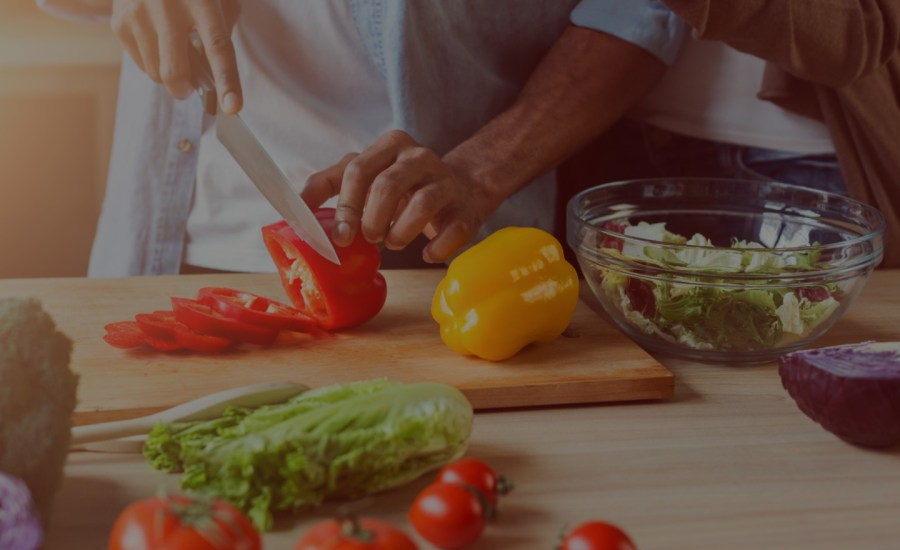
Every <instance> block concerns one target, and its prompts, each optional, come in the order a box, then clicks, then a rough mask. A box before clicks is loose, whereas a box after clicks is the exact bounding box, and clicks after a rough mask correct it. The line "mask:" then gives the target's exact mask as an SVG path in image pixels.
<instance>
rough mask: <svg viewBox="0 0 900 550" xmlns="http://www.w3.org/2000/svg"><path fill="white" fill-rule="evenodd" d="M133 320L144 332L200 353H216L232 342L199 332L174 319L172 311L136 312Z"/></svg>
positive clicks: (226, 347) (229, 345)
mask: <svg viewBox="0 0 900 550" xmlns="http://www.w3.org/2000/svg"><path fill="white" fill-rule="evenodd" d="M134 320H135V321H136V322H137V324H138V326H139V327H140V328H141V330H142V331H144V333H145V334H146V335H148V336H150V337H154V338H159V339H162V340H166V341H168V342H172V343H175V344H177V345H178V347H179V348H184V349H188V350H191V351H198V352H200V353H218V352H220V351H224V350H226V349H228V348H229V347H231V345H232V344H233V343H234V341H232V340H231V339H229V338H224V337H222V336H211V335H207V334H200V333H199V332H197V331H195V330H191V329H190V328H189V327H188V326H187V325H185V324H184V323H181V322H179V321H178V320H176V319H175V312H174V311H154V312H153V313H138V314H137V315H135V316H134Z"/></svg>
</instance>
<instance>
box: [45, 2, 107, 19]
mask: <svg viewBox="0 0 900 550" xmlns="http://www.w3.org/2000/svg"><path fill="white" fill-rule="evenodd" d="M36 2H37V5H38V7H40V8H41V9H42V10H44V11H45V12H47V13H49V14H51V15H55V16H58V17H66V18H70V19H82V20H89V21H102V20H104V19H108V18H109V16H110V15H111V14H112V0H36Z"/></svg>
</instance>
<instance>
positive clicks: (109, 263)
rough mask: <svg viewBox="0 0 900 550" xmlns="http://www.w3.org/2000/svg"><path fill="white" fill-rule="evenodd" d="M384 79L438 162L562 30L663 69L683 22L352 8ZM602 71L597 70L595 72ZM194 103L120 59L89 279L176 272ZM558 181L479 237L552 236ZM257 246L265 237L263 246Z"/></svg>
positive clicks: (580, 10)
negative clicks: (578, 29)
mask: <svg viewBox="0 0 900 550" xmlns="http://www.w3.org/2000/svg"><path fill="white" fill-rule="evenodd" d="M349 4H350V7H351V13H352V15H353V18H354V21H355V23H356V25H357V27H358V28H359V33H360V37H361V39H362V41H363V44H364V45H365V47H366V49H367V51H368V52H369V54H370V55H371V57H372V59H373V60H374V62H375V64H376V66H377V67H378V70H379V71H380V72H381V74H382V75H383V76H384V79H385V82H386V86H387V90H388V95H389V97H390V103H391V109H392V111H393V116H394V124H395V126H396V127H397V128H399V129H402V130H404V131H406V132H408V133H410V134H411V135H412V136H413V137H415V138H416V139H417V140H418V141H419V142H420V143H422V144H424V145H426V146H428V147H430V148H432V149H434V150H435V151H436V152H438V153H439V154H441V153H443V152H446V151H448V150H449V149H450V148H452V147H453V146H455V145H456V144H458V143H459V142H461V141H463V140H464V139H466V138H467V137H468V136H470V135H472V134H473V133H474V132H475V131H476V130H477V129H478V128H480V127H481V126H482V125H484V124H485V123H486V122H487V121H488V120H490V119H491V118H493V117H494V116H496V115H497V114H498V113H500V112H501V111H502V110H503V109H504V108H505V107H506V106H507V105H509V104H510V103H511V102H512V101H513V100H514V99H515V97H516V95H517V94H518V92H519V90H521V88H522V86H523V84H524V83H525V81H526V80H527V78H528V77H529V75H530V74H531V71H532V70H533V68H534V67H535V66H536V64H537V63H538V62H539V60H540V58H541V56H542V55H543V54H544V53H545V52H546V50H547V49H548V48H549V47H550V46H551V45H552V44H553V42H554V41H555V40H556V39H557V38H558V37H559V35H560V34H561V32H562V31H563V30H564V28H565V26H566V25H567V24H569V23H570V22H571V23H574V24H576V25H579V26H583V27H588V28H592V29H596V30H599V31H603V32H607V33H610V34H613V35H616V36H618V37H621V38H623V39H625V40H628V41H630V42H632V43H634V44H637V45H639V46H641V47H643V48H645V49H647V50H648V51H650V52H651V53H653V54H654V55H656V56H658V57H659V58H660V59H662V60H663V61H664V62H666V63H671V62H672V61H673V60H674V58H675V55H676V53H677V51H678V48H679V47H680V44H681V40H682V37H683V35H684V29H685V27H684V25H683V24H682V23H681V22H680V20H678V19H677V18H676V17H675V16H674V15H673V14H672V13H671V12H669V10H668V9H666V8H665V7H663V6H662V4H661V3H660V2H659V1H658V0H582V1H581V2H578V1H577V0H521V1H513V0H494V1H491V2H487V1H484V2H475V1H462V0H452V1H441V2H424V1H423V2H409V1H403V0H349ZM601 69H602V68H599V67H598V70H601ZM209 122H210V121H209V120H208V118H206V117H205V115H204V113H203V110H202V108H201V105H200V101H199V100H198V99H196V98H190V99H188V100H184V101H177V100H174V99H172V98H171V97H170V96H169V95H168V94H167V93H166V91H165V89H164V88H163V87H162V86H159V85H157V84H154V83H153V82H152V81H151V80H150V79H149V78H147V77H146V76H145V75H144V74H143V73H142V72H140V70H139V69H138V68H137V67H136V66H135V64H134V63H133V62H132V61H131V59H130V57H128V56H127V55H126V56H124V58H123V63H122V74H121V83H120V88H119V103H118V107H117V114H116V127H115V138H114V143H113V149H112V154H111V159H110V169H109V178H108V183H107V191H106V197H105V200H104V205H103V208H102V212H101V216H100V221H99V225H98V228H97V235H96V238H95V240H94V247H93V251H92V254H91V261H90V267H89V275H90V276H92V277H117V276H128V275H153V274H172V273H177V272H178V270H179V267H180V264H181V258H182V251H183V245H184V238H185V225H186V221H187V216H188V212H189V210H190V207H191V200H192V195H193V189H194V180H195V176H196V172H197V144H198V143H199V139H200V136H201V133H202V131H203V129H204V125H205V124H209ZM555 193H556V191H555V177H554V174H553V173H548V174H545V175H543V176H541V177H540V178H538V179H537V180H535V181H534V182H532V183H530V184H529V185H528V186H526V187H525V188H523V189H522V190H521V191H519V192H518V193H516V194H515V195H513V196H512V197H510V198H509V199H508V200H507V201H506V202H505V203H504V204H503V205H502V206H501V207H500V208H499V209H498V210H497V212H496V213H495V214H494V216H492V217H491V219H490V220H488V222H487V223H486V224H485V226H484V228H483V229H482V232H481V236H484V235H486V234H488V233H490V232H492V231H495V230H496V229H499V228H500V227H504V226H507V225H530V226H535V227H542V228H544V229H548V230H550V229H552V226H553V208H552V204H553V203H554V200H555ZM260 246H262V241H260Z"/></svg>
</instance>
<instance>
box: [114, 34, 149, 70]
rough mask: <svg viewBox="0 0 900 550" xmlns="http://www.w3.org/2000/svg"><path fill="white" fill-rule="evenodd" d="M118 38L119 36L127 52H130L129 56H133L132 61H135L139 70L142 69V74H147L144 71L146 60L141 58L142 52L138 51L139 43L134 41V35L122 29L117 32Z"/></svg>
mask: <svg viewBox="0 0 900 550" xmlns="http://www.w3.org/2000/svg"><path fill="white" fill-rule="evenodd" d="M116 36H118V38H119V41H120V42H121V43H122V45H123V46H125V50H126V51H127V52H128V55H130V56H131V59H132V60H134V64H135V65H137V67H138V69H140V70H141V72H147V71H146V70H145V69H144V60H143V58H141V50H140V49H138V45H137V41H136V40H135V39H134V35H133V34H131V31H130V30H126V29H122V30H119V31H116Z"/></svg>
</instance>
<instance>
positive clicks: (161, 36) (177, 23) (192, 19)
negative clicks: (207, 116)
mask: <svg viewBox="0 0 900 550" xmlns="http://www.w3.org/2000/svg"><path fill="white" fill-rule="evenodd" d="M237 14H238V4H237V1H236V0H113V5H112V20H111V24H112V29H113V32H115V34H116V36H117V37H118V38H119V40H120V41H121V42H122V43H123V44H124V45H125V47H126V48H127V49H128V52H129V53H130V54H131V57H132V58H133V59H134V61H135V63H137V65H138V66H139V67H140V68H141V70H143V71H144V72H145V73H147V75H148V76H150V78H151V79H153V80H154V81H155V82H159V83H161V84H165V86H166V89H168V91H169V93H170V94H172V95H173V96H175V97H177V98H181V99H183V98H186V97H187V96H188V95H190V93H191V91H192V90H193V84H192V77H191V65H190V61H189V57H188V48H190V47H192V46H191V41H190V35H191V33H193V32H195V31H196V32H197V34H198V35H199V36H200V40H201V42H202V43H203V48H204V50H205V52H206V57H207V59H208V60H209V65H210V68H211V69H212V74H213V77H214V78H215V82H216V92H217V94H218V98H219V102H220V104H221V107H222V110H223V111H224V112H226V113H228V114H234V113H237V112H238V111H239V110H240V109H241V104H242V102H243V97H242V94H241V83H240V79H239V77H238V69H237V63H236V61H235V54H234V46H233V45H232V43H231V29H232V28H233V27H234V23H235V21H236V19H237Z"/></svg>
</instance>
